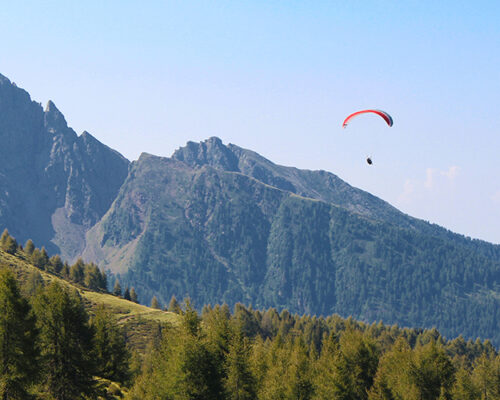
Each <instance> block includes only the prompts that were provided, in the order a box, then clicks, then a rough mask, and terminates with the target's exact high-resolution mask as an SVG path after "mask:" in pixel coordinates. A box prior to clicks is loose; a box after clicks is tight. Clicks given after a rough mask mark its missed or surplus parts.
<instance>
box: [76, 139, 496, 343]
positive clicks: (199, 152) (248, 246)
mask: <svg viewBox="0 0 500 400" xmlns="http://www.w3.org/2000/svg"><path fill="white" fill-rule="evenodd" d="M83 255H84V258H86V259H93V260H95V261H98V262H99V263H100V264H101V265H103V266H104V267H105V268H109V269H111V270H112V271H115V272H116V273H119V274H120V280H121V281H122V282H127V284H129V285H133V286H134V287H136V288H138V292H139V293H141V294H142V296H143V300H149V298H150V297H151V296H152V295H153V294H155V295H156V296H158V297H159V298H160V299H161V301H162V302H167V301H168V299H169V298H170V296H172V295H175V296H176V297H177V298H179V297H183V296H190V297H191V298H192V300H193V301H194V302H195V304H198V305H203V304H206V303H212V304H213V303H217V302H223V301H224V302H227V303H229V304H234V303H235V302H238V301H242V302H244V303H247V304H253V305H254V306H255V307H258V308H265V307H271V306H273V307H278V308H280V309H281V308H286V309H289V310H291V311H292V312H298V313H313V314H323V315H329V314H332V313H339V314H341V315H344V316H347V315H353V316H355V317H356V318H360V319H363V320H367V321H375V320H383V321H384V322H386V323H398V324H402V325H405V326H425V327H432V326H437V327H438V328H439V329H440V330H441V331H442V332H443V333H445V334H446V335H449V336H456V335H459V334H460V333H462V334H464V335H466V336H468V337H476V336H478V335H481V336H483V337H489V338H492V339H494V340H495V341H496V343H500V335H499V332H500V330H499V329H498V328H499V327H500V325H499V323H500V313H499V307H498V306H499V299H500V297H499V295H500V290H499V289H500V287H499V283H500V246H495V245H492V244H489V243H486V242H482V241H478V240H470V239H467V238H465V237H463V236H461V235H457V234H453V233H451V232H449V231H447V230H446V229H443V228H441V227H438V226H436V225H432V224H429V223H426V222H424V221H421V220H418V219H415V218H412V217H410V216H408V215H405V214H403V213H401V212H399V211H398V210H397V209H395V208H394V207H392V206H391V205H389V204H388V203H386V202H384V201H382V200H380V199H378V198H376V197H374V196H372V195H370V194H369V193H366V192H364V191H362V190H359V189H356V188H353V187H351V186H349V185H348V184H347V183H345V182H343V181H342V180H341V179H340V178H338V177H336V176H335V175H333V174H331V173H327V172H324V171H303V170H298V169H295V168H289V167H282V166H278V165H275V164H273V163H272V162H270V161H269V160H266V159H264V158H263V157H261V156H259V155H258V154H256V153H254V152H251V151H248V150H245V149H242V148H240V147H238V146H235V145H227V146H225V145H224V144H223V143H222V142H221V140H220V139H218V138H210V139H208V140H206V141H205V142H202V143H191V142H190V143H188V144H187V145H186V147H184V148H181V149H179V150H177V151H176V152H175V153H174V154H173V156H172V157H171V158H165V157H156V156H152V155H149V154H142V155H141V157H140V158H139V160H138V161H136V162H133V163H132V165H131V168H130V172H129V176H128V177H127V179H126V181H125V183H124V184H123V186H122V187H121V189H120V192H119V194H118V196H117V198H116V200H115V201H114V203H113V205H112V206H111V208H110V210H109V211H108V212H107V213H106V215H105V216H104V217H103V218H102V220H101V221H99V222H98V223H97V224H96V225H95V226H94V227H93V228H92V229H91V230H90V231H89V232H88V234H87V247H86V249H85V251H84V253H83Z"/></svg>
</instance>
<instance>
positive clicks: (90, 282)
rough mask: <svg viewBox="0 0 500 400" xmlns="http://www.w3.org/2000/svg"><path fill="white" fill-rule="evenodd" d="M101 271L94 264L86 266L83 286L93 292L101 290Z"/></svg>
mask: <svg viewBox="0 0 500 400" xmlns="http://www.w3.org/2000/svg"><path fill="white" fill-rule="evenodd" d="M101 279H102V278H101V271H99V268H98V267H97V265H95V264H94V263H90V264H87V265H85V268H84V278H83V284H84V285H85V286H86V287H88V288H89V289H92V290H98V289H101Z"/></svg>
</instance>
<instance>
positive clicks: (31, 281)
mask: <svg viewBox="0 0 500 400" xmlns="http://www.w3.org/2000/svg"><path fill="white" fill-rule="evenodd" d="M42 288H43V278H42V274H41V273H40V271H38V270H33V271H31V272H30V273H29V275H28V279H26V283H25V284H24V286H23V293H24V294H26V295H28V296H33V295H35V294H36V293H37V292H38V290H40V289H42Z"/></svg>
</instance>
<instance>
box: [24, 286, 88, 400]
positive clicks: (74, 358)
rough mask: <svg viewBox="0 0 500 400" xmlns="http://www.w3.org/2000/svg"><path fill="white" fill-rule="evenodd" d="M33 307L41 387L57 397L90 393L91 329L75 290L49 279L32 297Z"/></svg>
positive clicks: (79, 396) (71, 396)
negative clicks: (41, 377)
mask: <svg viewBox="0 0 500 400" xmlns="http://www.w3.org/2000/svg"><path fill="white" fill-rule="evenodd" d="M33 307H34V309H35V313H36V315H37V327H38V329H39V331H40V336H39V337H40V341H39V343H40V348H41V355H42V368H41V369H40V370H41V371H42V372H43V382H44V383H43V385H44V390H46V391H47V392H48V393H49V394H50V395H51V396H53V397H54V398H56V399H58V400H66V399H68V400H69V399H76V398H82V397H83V396H82V394H85V395H93V394H94V393H95V387H94V380H93V376H94V375H95V367H94V364H93V362H92V358H91V354H92V353H91V350H92V331H91V329H90V328H89V325H88V315H87V313H86V311H85V309H84V306H83V302H82V300H81V298H80V297H79V295H78V293H76V292H70V291H68V289H65V288H64V287H63V286H61V285H60V284H58V283H57V282H53V283H51V284H50V285H49V286H47V287H46V288H45V290H44V291H43V292H41V293H40V294H38V295H37V296H36V297H35V299H34V301H33Z"/></svg>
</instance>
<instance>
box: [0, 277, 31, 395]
mask: <svg viewBox="0 0 500 400" xmlns="http://www.w3.org/2000/svg"><path fill="white" fill-rule="evenodd" d="M35 342H36V329H35V318H34V316H33V315H32V313H31V307H30V306H29V304H28V302H27V301H26V300H25V299H24V298H23V297H22V296H21V294H20V292H19V288H18V285H17V282H16V279H15V277H14V275H13V273H12V272H11V271H9V270H7V269H3V268H2V269H0V398H2V399H25V398H28V397H29V396H28V394H27V389H28V387H29V386H30V384H31V383H32V382H33V381H34V380H35V378H36V377H37V371H38V370H39V367H38V359H37V348H36V346H35Z"/></svg>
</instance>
